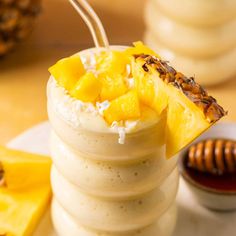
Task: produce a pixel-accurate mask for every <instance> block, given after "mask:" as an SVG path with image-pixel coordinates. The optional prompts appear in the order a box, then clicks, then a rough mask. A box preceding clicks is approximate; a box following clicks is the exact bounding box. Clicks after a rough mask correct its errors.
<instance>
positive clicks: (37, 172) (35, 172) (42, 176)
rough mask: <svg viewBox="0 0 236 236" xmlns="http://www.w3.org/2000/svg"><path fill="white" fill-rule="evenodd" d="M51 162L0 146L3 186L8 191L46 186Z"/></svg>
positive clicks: (0, 167) (44, 158) (48, 159)
mask: <svg viewBox="0 0 236 236" xmlns="http://www.w3.org/2000/svg"><path fill="white" fill-rule="evenodd" d="M51 162H52V161H51V159H50V158H48V157H47V158H46V157H42V156H40V155H35V154H30V153H25V152H19V151H16V150H10V149H7V148H5V147H1V146H0V169H1V170H2V172H3V175H4V184H5V186H6V187H7V189H10V190H17V189H24V188H30V187H37V186H39V185H42V184H47V185H48V184H49V175H50V169H51ZM19 173H20V174H19Z"/></svg>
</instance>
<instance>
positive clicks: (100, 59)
mask: <svg viewBox="0 0 236 236" xmlns="http://www.w3.org/2000/svg"><path fill="white" fill-rule="evenodd" d="M96 61H97V63H96V70H97V72H98V73H99V74H102V73H106V74H107V75H109V76H114V75H119V74H123V73H125V72H126V65H127V64H128V63H129V60H128V57H127V55H126V54H125V53H124V52H120V51H104V52H101V53H100V54H99V55H98V56H97V57H96Z"/></svg>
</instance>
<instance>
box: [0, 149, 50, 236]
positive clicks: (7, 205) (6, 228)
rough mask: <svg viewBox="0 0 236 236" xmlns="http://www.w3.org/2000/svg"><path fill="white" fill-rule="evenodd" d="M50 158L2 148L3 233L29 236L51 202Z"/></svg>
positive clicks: (0, 206)
mask: <svg viewBox="0 0 236 236" xmlns="http://www.w3.org/2000/svg"><path fill="white" fill-rule="evenodd" d="M50 167H51V160H50V158H48V157H44V156H40V155H33V154H29V153H25V152H21V151H16V150H10V149H7V148H4V147H0V233H1V235H9V236H30V235H32V234H33V231H34V230H35V228H36V226H37V224H38V223H39V221H40V219H41V217H42V215H43V214H44V212H45V211H46V210H47V208H48V205H49V203H50V198H51V187H50V173H49V172H50Z"/></svg>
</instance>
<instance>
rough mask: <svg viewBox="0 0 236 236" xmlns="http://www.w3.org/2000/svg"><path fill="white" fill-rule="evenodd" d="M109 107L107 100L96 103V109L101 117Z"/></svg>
mask: <svg viewBox="0 0 236 236" xmlns="http://www.w3.org/2000/svg"><path fill="white" fill-rule="evenodd" d="M109 106H110V102H109V101H108V100H106V101H104V102H97V103H96V107H97V109H98V113H99V114H100V115H101V116H103V115H104V111H105V110H106V109H107V108H108V107H109Z"/></svg>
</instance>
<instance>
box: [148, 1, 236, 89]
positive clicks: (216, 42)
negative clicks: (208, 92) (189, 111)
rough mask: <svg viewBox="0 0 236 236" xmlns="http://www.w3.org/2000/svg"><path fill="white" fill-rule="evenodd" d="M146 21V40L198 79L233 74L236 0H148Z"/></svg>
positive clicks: (210, 79) (206, 80)
mask: <svg viewBox="0 0 236 236" xmlns="http://www.w3.org/2000/svg"><path fill="white" fill-rule="evenodd" d="M145 21H146V25H147V31H146V33H145V41H146V43H147V44H149V45H150V46H151V47H152V48H153V49H154V50H156V51H157V52H159V54H160V55H161V56H162V57H163V58H165V59H166V60H168V61H170V62H171V63H172V64H173V65H174V66H175V67H176V68H177V69H178V70H180V71H184V72H185V73H186V74H187V75H189V76H196V78H197V81H198V82H199V83H201V84H203V85H213V84H217V83H220V82H222V81H225V80H227V79H230V78H233V76H234V75H236V67H235V61H236V1H232V0H214V1H212V0H209V1H206V0H191V1H189V0H165V1H163V0H149V1H148V2H147V7H146V11H145Z"/></svg>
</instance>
